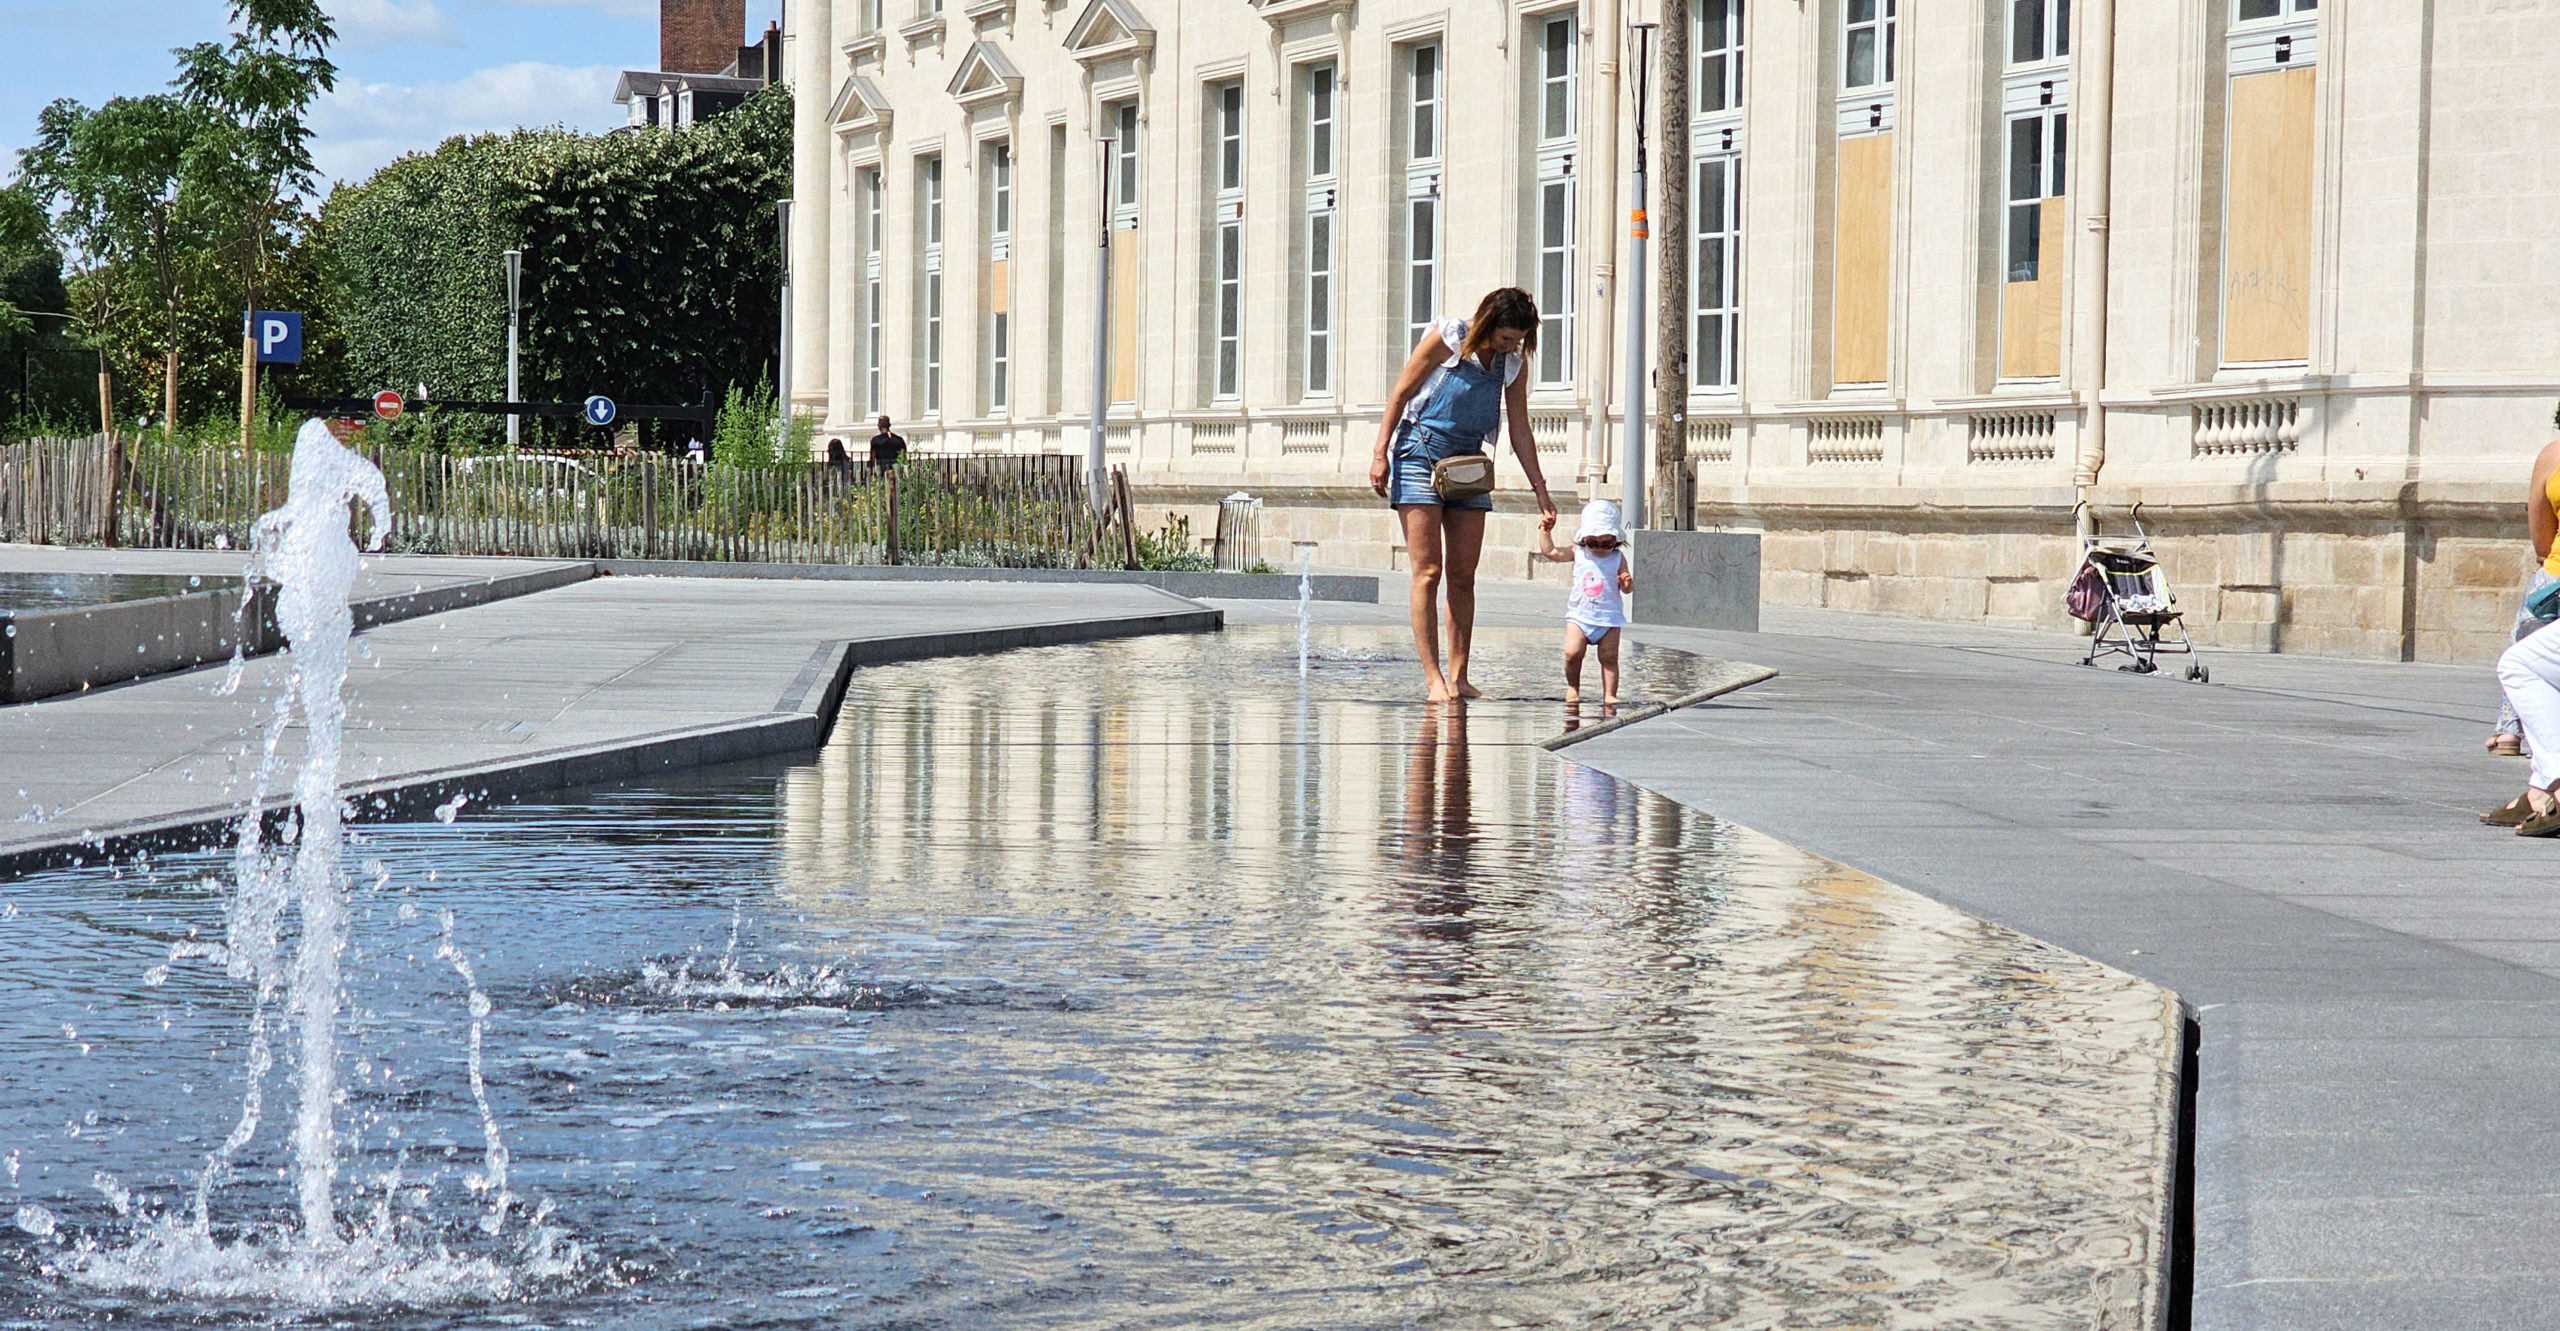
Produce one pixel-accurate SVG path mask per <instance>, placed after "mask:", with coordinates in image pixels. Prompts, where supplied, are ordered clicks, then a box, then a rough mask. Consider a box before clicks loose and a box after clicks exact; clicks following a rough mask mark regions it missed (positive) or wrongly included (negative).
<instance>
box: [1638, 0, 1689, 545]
mask: <svg viewBox="0 0 2560 1331" xmlns="http://www.w3.org/2000/svg"><path fill="white" fill-rule="evenodd" d="M1690 8H1691V6H1690V5H1689V4H1687V3H1685V0H1684V3H1680V4H1673V5H1665V6H1664V7H1663V14H1662V66H1661V68H1662V101H1661V103H1660V107H1661V109H1660V113H1659V115H1660V121H1661V130H1660V132H1659V134H1658V136H1657V137H1656V139H1655V142H1656V143H1657V144H1658V145H1659V146H1660V151H1659V153H1658V154H1657V155H1656V156H1655V158H1654V167H1655V171H1656V176H1657V179H1658V180H1659V182H1660V183H1659V184H1657V185H1656V186H1655V191H1654V206H1653V228H1652V229H1653V234H1654V253H1655V255H1656V256H1657V258H1658V260H1659V264H1658V267H1657V272H1658V274H1659V276H1658V278H1657V281H1656V285H1655V291H1654V301H1655V305H1654V333H1655V339H1656V341H1657V342H1658V343H1659V349H1658V350H1657V351H1656V353H1655V359H1654V367H1655V368H1654V376H1653V394H1654V413H1653V485H1652V495H1651V496H1650V501H1651V502H1649V503H1647V504H1646V505H1645V507H1646V508H1647V509H1649V510H1650V512H1649V513H1648V514H1647V516H1648V517H1650V518H1651V519H1652V521H1653V526H1654V528H1655V529H1656V530H1660V531H1688V530H1689V529H1691V528H1692V527H1695V526H1696V525H1697V507H1696V502H1695V497H1694V496H1693V495H1692V494H1691V493H1690V488H1689V412H1688V407H1689V254H1690V236H1689V186H1690V183H1691V180H1690V166H1689V76H1690V74H1691V73H1692V71H1691V69H1690V65H1691V63H1692V60H1691V55H1690V44H1689V14H1690Z"/></svg>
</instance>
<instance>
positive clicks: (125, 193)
mask: <svg viewBox="0 0 2560 1331" xmlns="http://www.w3.org/2000/svg"><path fill="white" fill-rule="evenodd" d="M226 148H227V144H226V142H225V141H224V140H223V139H222V138H220V137H219V136H217V135H216V133H215V127H214V125H213V124H212V123H211V122H210V121H209V120H208V119H207V118H206V117H205V116H204V115H203V114H202V113H201V112H199V111H198V110H197V109H196V108H195V107H193V106H191V105H189V104H188V103H186V102H185V101H183V100H181V99H180V98H177V97H174V96H169V95H166V94H163V95H159V96H153V97H119V98H116V99H114V100H112V101H109V102H107V103H106V104H105V105H103V106H100V107H98V108H97V109H95V110H91V109H90V108H88V107H85V106H82V105H80V104H79V103H77V102H73V101H69V100H64V101H58V102H55V103H54V104H52V105H51V106H48V107H46V108H45V109H44V112H43V113H42V115H41V116H39V117H38V119H37V125H36V142H35V146H34V147H31V148H29V149H27V150H26V151H25V152H24V153H23V154H21V156H20V164H19V177H20V185H21V187H22V188H24V189H25V190H26V191H27V192H28V194H29V195H30V196H31V197H32V198H34V199H35V200H36V201H38V202H39V203H41V204H43V205H45V206H46V207H48V208H51V209H53V210H55V212H56V214H57V218H58V220H57V222H56V228H57V229H58V231H59V232H60V234H61V235H62V236H63V237H64V238H65V239H67V240H68V241H70V242H71V245H72V247H73V250H74V254H75V256H76V257H77V259H78V261H79V263H80V265H81V272H80V273H79V275H78V280H77V285H78V288H79V291H80V294H81V295H82V296H83V297H84V298H85V299H84V300H83V301H82V305H83V314H84V316H85V322H86V323H87V324H88V327H89V331H90V333H91V335H92V336H93V337H97V338H99V339H100V340H101V342H102V344H104V345H107V346H109V347H110V348H111V354H112V353H113V352H118V351H120V352H122V353H124V355H125V356H126V357H128V358H130V360H131V361H133V362H147V361H150V360H157V361H158V362H159V363H160V367H161V383H162V409H163V410H164V411H165V412H166V413H167V416H168V424H169V426H170V428H174V427H175V424H176V422H177V420H178V419H179V405H178V378H179V366H180V363H181V361H182V360H184V359H185V349H186V347H187V345H188V342H189V338H188V336H187V327H186V325H187V323H188V313H189V311H188V303H189V298H190V296H191V295H193V294H195V292H196V291H197V289H198V288H199V287H200V286H201V285H202V284H203V283H202V279H203V278H205V277H206V276H207V275H208V270H209V269H210V268H211V267H212V259H213V246H214V241H215V235H216V232H215V222H216V218H217V216H218V214H219V213H220V211H221V203H222V201H221V197H220V196H221V194H222V192H223V191H222V187H221V183H220V175H221V173H222V171H223V169H224V168H223V166H222V164H221V161H220V154H221V153H222V152H224V151H225V150H226ZM146 311H150V312H153V314H154V316H155V317H153V318H152V319H151V320H150V322H149V323H148V324H144V323H143V320H142V318H141V316H142V315H143V314H144V313H145V312H146ZM137 325H141V326H137ZM146 327H147V328H148V329H149V331H148V332H146V331H145V328H146ZM118 344H121V345H118Z"/></svg>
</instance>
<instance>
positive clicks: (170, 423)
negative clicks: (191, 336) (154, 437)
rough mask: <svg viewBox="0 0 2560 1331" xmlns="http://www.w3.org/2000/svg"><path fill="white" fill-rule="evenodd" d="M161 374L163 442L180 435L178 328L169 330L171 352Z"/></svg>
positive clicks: (161, 432) (163, 363)
mask: <svg viewBox="0 0 2560 1331" xmlns="http://www.w3.org/2000/svg"><path fill="white" fill-rule="evenodd" d="M160 365H161V374H160V438H161V440H162V441H163V442H167V441H171V440H174V439H176V438H177V437H178V330H177V329H176V328H171V329H170V330H169V354H168V356H167V357H166V358H164V359H163V360H162V361H161V362H160Z"/></svg>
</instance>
